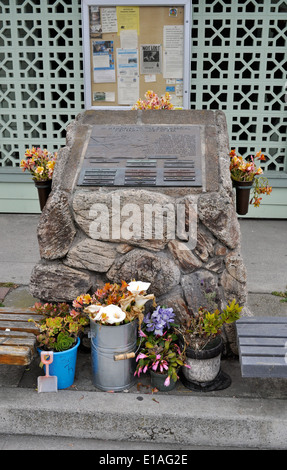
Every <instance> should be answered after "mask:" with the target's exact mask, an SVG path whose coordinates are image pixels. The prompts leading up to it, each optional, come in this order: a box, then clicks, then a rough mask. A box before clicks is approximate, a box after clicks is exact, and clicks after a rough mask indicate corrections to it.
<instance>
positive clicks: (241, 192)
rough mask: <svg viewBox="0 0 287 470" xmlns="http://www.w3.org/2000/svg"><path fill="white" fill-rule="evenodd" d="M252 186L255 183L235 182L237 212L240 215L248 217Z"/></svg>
mask: <svg viewBox="0 0 287 470" xmlns="http://www.w3.org/2000/svg"><path fill="white" fill-rule="evenodd" d="M252 185H253V181H235V180H233V186H234V187H235V190H236V212H237V214H238V215H246V214H247V212H248V208H249V201H250V190H251V188H252Z"/></svg>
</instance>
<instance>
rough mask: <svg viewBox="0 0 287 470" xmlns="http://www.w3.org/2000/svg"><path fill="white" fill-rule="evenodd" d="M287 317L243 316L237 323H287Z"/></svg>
mask: <svg viewBox="0 0 287 470" xmlns="http://www.w3.org/2000/svg"><path fill="white" fill-rule="evenodd" d="M286 321H287V319H286V317H242V318H240V319H239V320H237V321H236V324H237V325H241V324H244V323H248V324H250V323H256V324H260V323H262V324H263V323H283V324H286Z"/></svg>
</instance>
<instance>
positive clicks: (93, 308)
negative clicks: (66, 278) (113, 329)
mask: <svg viewBox="0 0 287 470" xmlns="http://www.w3.org/2000/svg"><path fill="white" fill-rule="evenodd" d="M149 286H150V283H148V282H142V281H131V282H130V283H129V284H127V282H125V281H122V282H121V284H117V283H114V284H110V283H106V284H105V285H104V286H103V287H102V288H99V289H97V290H96V292H95V293H94V294H93V295H92V296H90V295H89V294H83V295H80V296H78V297H77V298H76V300H74V301H73V307H74V308H76V310H80V311H83V312H84V313H86V314H88V316H89V317H90V318H91V319H92V320H93V321H96V322H99V323H101V324H109V325H115V326H117V325H120V324H123V323H128V322H131V321H132V320H134V319H135V318H138V320H139V328H140V327H141V323H142V321H143V318H144V313H143V310H144V305H145V304H146V302H148V301H149V300H153V304H154V306H156V304H155V297H154V295H153V294H146V291H147V289H148V288H149Z"/></svg>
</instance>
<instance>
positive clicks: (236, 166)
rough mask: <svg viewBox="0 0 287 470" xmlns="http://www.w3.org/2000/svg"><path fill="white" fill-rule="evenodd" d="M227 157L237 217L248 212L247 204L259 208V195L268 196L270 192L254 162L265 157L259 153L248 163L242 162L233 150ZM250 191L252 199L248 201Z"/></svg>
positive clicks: (266, 180) (266, 182) (270, 189)
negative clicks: (234, 190) (234, 194)
mask: <svg viewBox="0 0 287 470" xmlns="http://www.w3.org/2000/svg"><path fill="white" fill-rule="evenodd" d="M229 156H230V174H231V179H232V181H233V185H234V187H235V189H236V212H237V214H239V215H245V214H247V212H248V205H249V204H253V205H254V207H259V205H260V203H261V200H262V197H260V195H262V194H267V195H269V194H271V192H272V187H271V186H269V185H268V179H267V178H266V177H264V176H260V175H262V173H263V170H262V168H260V167H259V168H257V166H256V163H255V160H261V161H264V160H265V156H264V155H263V154H262V153H261V151H259V152H257V153H256V155H255V157H252V156H251V157H250V161H244V160H243V158H242V157H241V156H238V155H236V152H235V150H231V152H230V154H229ZM251 190H252V197H251V199H250V191H251ZM249 199H250V201H249Z"/></svg>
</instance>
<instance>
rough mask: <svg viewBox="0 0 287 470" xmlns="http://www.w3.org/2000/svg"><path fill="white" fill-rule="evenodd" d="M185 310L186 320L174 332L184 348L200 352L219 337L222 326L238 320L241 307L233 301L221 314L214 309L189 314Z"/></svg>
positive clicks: (203, 309)
mask: <svg viewBox="0 0 287 470" xmlns="http://www.w3.org/2000/svg"><path fill="white" fill-rule="evenodd" d="M186 310H187V313H188V318H187V319H186V321H185V323H184V324H183V325H181V326H180V327H179V328H178V330H176V331H178V332H179V333H180V335H181V336H182V338H183V340H184V343H185V345H186V347H190V348H192V349H194V350H202V349H204V348H205V347H206V346H207V344H208V343H209V342H210V341H212V340H213V339H215V338H216V337H217V336H219V335H220V333H221V330H222V327H223V325H224V324H228V323H233V322H235V321H236V320H238V319H239V318H240V312H241V310H242V307H239V305H238V304H237V303H236V301H235V299H233V300H232V302H229V303H228V304H227V306H226V308H225V309H223V311H222V312H220V311H219V310H218V309H216V310H214V312H213V313H211V312H209V311H208V310H207V308H205V307H200V308H199V309H198V312H197V313H191V312H190V311H189V310H188V308H186Z"/></svg>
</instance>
